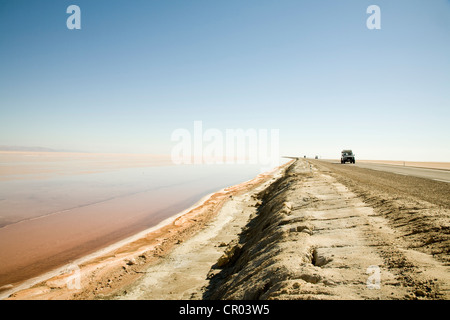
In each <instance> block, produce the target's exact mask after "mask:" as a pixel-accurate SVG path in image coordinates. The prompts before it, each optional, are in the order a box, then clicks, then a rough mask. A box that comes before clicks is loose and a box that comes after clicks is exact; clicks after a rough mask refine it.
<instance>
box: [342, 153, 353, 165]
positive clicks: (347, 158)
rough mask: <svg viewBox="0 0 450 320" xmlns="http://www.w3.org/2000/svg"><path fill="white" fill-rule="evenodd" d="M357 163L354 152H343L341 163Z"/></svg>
mask: <svg viewBox="0 0 450 320" xmlns="http://www.w3.org/2000/svg"><path fill="white" fill-rule="evenodd" d="M346 162H350V163H355V155H354V154H353V152H352V150H342V152H341V163H346Z"/></svg>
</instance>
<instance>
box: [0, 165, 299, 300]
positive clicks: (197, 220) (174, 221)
mask: <svg viewBox="0 0 450 320" xmlns="http://www.w3.org/2000/svg"><path fill="white" fill-rule="evenodd" d="M289 163H291V161H289V162H286V163H284V164H281V165H279V166H278V167H276V168H273V169H271V170H269V171H267V172H263V173H260V174H258V175H257V176H256V177H254V178H253V179H250V180H247V181H244V182H242V183H240V184H238V185H234V186H230V187H226V188H223V189H221V190H218V191H216V192H213V193H210V194H208V195H206V196H204V197H202V198H201V199H200V200H199V201H198V202H196V203H195V204H194V205H192V206H190V207H189V208H187V209H185V210H183V211H181V212H179V213H177V214H175V215H173V216H171V217H169V218H166V219H164V220H163V221H161V222H160V223H158V224H157V225H155V226H153V227H150V228H148V229H146V230H144V231H141V232H139V233H137V234H135V235H132V236H130V237H127V238H125V239H123V240H120V241H118V242H116V243H114V244H111V245H108V246H107V247H105V248H102V249H100V250H97V251H96V252H94V253H91V254H89V255H86V256H83V257H82V258H79V259H77V260H74V261H72V262H70V263H67V264H65V265H64V266H62V267H60V268H57V269H54V270H52V271H49V272H46V273H44V274H42V275H40V276H38V277H34V278H32V279H29V280H26V281H25V282H23V283H21V284H19V285H17V286H16V287H12V288H5V286H4V287H3V288H4V290H3V291H2V292H0V299H2V300H4V299H18V300H24V299H37V300H46V299H95V298H96V297H97V296H98V295H102V294H105V295H108V294H111V292H114V291H117V290H119V289H120V288H122V287H123V286H125V285H127V284H130V283H132V282H134V281H135V280H136V279H137V278H138V277H139V275H140V272H141V270H142V269H144V268H145V266H148V265H150V264H153V263H155V262H156V261H157V260H159V258H161V257H163V256H165V255H166V254H167V253H169V252H170V251H171V249H172V248H173V246H174V245H175V244H178V243H180V242H182V241H184V240H186V239H188V238H189V237H190V236H192V234H193V233H197V232H198V231H199V230H200V229H201V228H202V227H203V226H204V224H206V223H207V222H208V221H209V220H210V219H211V218H212V217H213V216H214V215H216V214H217V212H219V211H220V209H221V208H222V206H223V205H224V204H225V203H226V201H227V199H228V198H230V197H232V196H234V195H236V194H239V193H242V192H246V191H248V190H250V189H252V188H255V187H257V186H258V185H260V184H262V183H263V182H265V181H267V180H268V179H270V177H271V176H272V175H273V174H274V173H275V172H278V171H280V170H282V169H283V168H284V167H286V166H287V165H288V164H289ZM136 260H139V262H136ZM128 267H133V268H134V269H139V270H135V272H134V273H133V274H130V272H129V271H128V270H127V269H129V268H128ZM99 269H100V271H99ZM74 270H76V272H79V273H78V274H79V275H80V279H81V288H80V289H78V288H75V289H69V288H68V287H69V286H68V284H69V282H70V281H72V280H73V279H74V274H75V272H74ZM113 274H114V275H115V277H116V278H117V277H119V278H120V279H121V280H120V281H118V282H117V281H116V283H113V284H110V283H111V278H112V277H114V276H112V275H113ZM103 281H107V283H108V284H109V285H107V287H108V288H109V289H107V290H103V291H105V293H100V294H98V293H96V291H97V290H96V289H97V287H98V285H99V284H101V283H102V282H103ZM113 282H114V281H113ZM100 291H102V290H100Z"/></svg>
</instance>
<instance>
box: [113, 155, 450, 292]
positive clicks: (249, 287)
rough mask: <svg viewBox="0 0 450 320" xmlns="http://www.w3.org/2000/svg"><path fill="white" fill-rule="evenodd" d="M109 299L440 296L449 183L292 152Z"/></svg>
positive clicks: (447, 283) (447, 285)
mask: <svg viewBox="0 0 450 320" xmlns="http://www.w3.org/2000/svg"><path fill="white" fill-rule="evenodd" d="M283 170H284V172H282V173H284V174H280V175H278V176H277V177H274V178H273V179H272V180H271V181H269V182H268V183H266V184H264V185H262V186H260V187H258V188H256V189H254V190H252V191H251V192H249V193H246V194H243V195H239V196H237V197H233V198H232V199H230V200H229V201H228V202H227V204H226V205H225V206H224V208H223V209H222V210H221V212H219V214H218V215H217V217H215V218H214V219H213V220H212V221H211V222H210V223H209V225H208V226H207V227H206V228H205V229H204V230H202V231H201V232H199V233H198V234H197V235H196V236H194V237H192V238H191V239H189V240H187V241H186V242H183V243H182V244H180V245H179V246H178V247H177V248H176V249H175V250H174V251H173V252H172V253H171V254H170V255H169V256H167V257H166V258H164V259H163V260H162V261H161V262H160V263H159V264H157V265H155V266H152V267H150V268H149V269H148V270H147V271H146V275H145V277H143V278H142V279H141V280H140V281H139V282H137V283H136V284H134V285H133V286H131V287H129V288H127V290H126V291H124V292H123V293H121V294H119V295H116V296H115V297H113V298H119V299H235V300H241V299H433V300H437V299H445V300H448V299H449V298H450V272H449V263H450V259H449V244H450V240H449V239H450V236H449V233H450V231H449V230H450V219H449V217H450V199H449V195H450V184H448V183H444V182H438V181H432V180H427V179H422V178H414V177H407V176H401V175H396V174H393V173H386V172H380V171H374V170H369V169H363V168H358V167H356V166H353V165H341V164H336V163H329V162H323V161H306V160H303V159H298V160H296V161H295V162H293V163H292V164H291V165H290V166H286V168H285V169H283Z"/></svg>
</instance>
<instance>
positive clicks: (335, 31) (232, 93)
mask: <svg viewBox="0 0 450 320" xmlns="http://www.w3.org/2000/svg"><path fill="white" fill-rule="evenodd" d="M71 4H76V5H78V6H79V7H80V8H81V30H69V29H67V27H66V20H67V18H68V17H69V14H67V13H66V8H67V7H68V6H69V5H71ZM371 4H376V5H378V6H379V7H380V8H381V30H369V29H367V27H366V20H367V18H368V17H369V14H367V13H366V9H367V7H368V6H369V5H371ZM195 120H201V121H203V127H204V128H205V129H207V128H217V129H219V130H225V129H227V128H230V129H234V128H242V129H249V128H255V129H279V130H280V151H281V153H282V154H290V155H304V154H306V155H308V156H314V155H316V154H317V155H320V156H322V157H334V158H337V157H339V152H340V150H341V149H343V148H351V149H353V150H354V152H355V153H356V155H357V157H358V158H360V159H363V158H364V159H388V158H390V159H397V160H433V161H450V125H449V124H450V121H449V120H450V1H449V0H433V1H429V0H422V1H411V0H408V1H402V0H396V1H385V0H383V1H381V0H371V1H364V0H354V1H346V0H342V1H336V0H329V1H300V0H270V1H268V0H215V1H206V0H203V1H199V0H177V1H175V0H164V1H156V0H154V1H148V0H147V1H135V0H133V1H101V0H96V1H81V0H71V1H23V0H0V145H14V146H42V147H49V148H55V149H69V150H81V151H89V152H137V153H170V150H171V148H172V146H173V142H171V141H170V136H171V133H172V132H173V131H174V130H175V129H177V128H186V129H189V130H193V122H194V121H195Z"/></svg>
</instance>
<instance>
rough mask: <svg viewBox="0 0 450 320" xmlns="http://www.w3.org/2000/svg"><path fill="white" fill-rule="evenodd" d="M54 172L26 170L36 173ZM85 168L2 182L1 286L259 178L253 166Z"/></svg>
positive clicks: (99, 246) (17, 177)
mask: <svg viewBox="0 0 450 320" xmlns="http://www.w3.org/2000/svg"><path fill="white" fill-rule="evenodd" d="M56 163H57V165H55V167H57V168H64V169H65V170H66V169H68V168H71V164H70V163H69V164H68V163H67V162H66V163H64V164H63V165H62V164H61V163H59V162H57V161H56ZM77 164H79V162H74V165H77ZM52 165H53V164H52V162H45V163H42V164H39V163H38V164H36V163H33V164H32V166H41V168H40V170H41V169H42V168H44V167H45V166H50V167H51V166H52ZM88 167H89V164H86V163H84V164H83V170H81V171H80V170H79V171H77V170H66V172H68V173H65V172H64V170H63V171H61V170H60V171H58V174H46V176H45V178H42V177H41V176H38V175H34V174H31V175H16V176H9V177H8V179H7V180H5V179H4V180H0V226H2V227H1V228H0V287H1V286H3V285H6V284H10V283H16V282H20V281H23V280H27V279H29V278H30V277H33V276H37V275H39V274H41V273H43V272H45V271H48V270H50V269H52V268H56V267H58V266H60V265H63V264H65V263H67V262H70V261H73V260H74V259H77V258H79V257H81V256H83V255H86V254H89V253H91V252H93V251H96V250H98V249H101V248H102V247H105V246H107V245H110V244H112V243H114V242H117V241H120V240H122V239H124V238H126V237H128V236H130V235H133V234H136V233H138V232H140V231H142V230H145V229H147V228H149V227H152V226H154V225H157V224H158V223H159V222H161V221H163V220H164V219H166V218H168V217H170V216H173V215H175V214H177V213H178V212H181V211H183V210H184V209H186V208H188V207H190V206H192V205H193V204H195V203H196V202H197V201H199V200H200V199H201V198H202V197H203V196H205V195H207V194H209V193H212V192H215V191H218V190H220V189H222V188H224V187H227V186H232V185H235V184H239V183H241V182H244V181H247V180H250V179H252V178H254V177H255V176H256V175H257V174H259V173H260V167H259V166H256V165H191V166H173V165H165V166H163V165H159V166H142V167H140V166H137V165H133V166H132V167H126V166H123V165H121V166H119V167H117V168H111V167H109V168H108V170H107V171H105V172H98V170H91V171H89V170H86V168H88ZM97 169H98V168H97ZM33 170H35V168H34V169H33ZM35 171H36V170H35ZM38 171H39V170H38ZM41 171H42V170H41ZM74 172H75V173H74ZM86 172H89V173H86Z"/></svg>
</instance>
